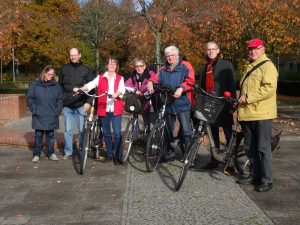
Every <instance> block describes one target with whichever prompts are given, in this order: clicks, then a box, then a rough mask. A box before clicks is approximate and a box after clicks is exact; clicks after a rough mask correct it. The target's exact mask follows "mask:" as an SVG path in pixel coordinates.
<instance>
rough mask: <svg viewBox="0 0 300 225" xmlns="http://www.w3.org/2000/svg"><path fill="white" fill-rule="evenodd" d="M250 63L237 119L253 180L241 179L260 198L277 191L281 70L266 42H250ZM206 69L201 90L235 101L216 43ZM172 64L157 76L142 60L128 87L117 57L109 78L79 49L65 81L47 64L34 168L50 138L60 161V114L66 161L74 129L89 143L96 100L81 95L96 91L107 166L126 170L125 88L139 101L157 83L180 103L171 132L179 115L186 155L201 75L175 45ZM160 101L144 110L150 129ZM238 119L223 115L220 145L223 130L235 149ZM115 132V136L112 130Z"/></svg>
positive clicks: (34, 91) (36, 96)
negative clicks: (275, 142)
mask: <svg viewBox="0 0 300 225" xmlns="http://www.w3.org/2000/svg"><path fill="white" fill-rule="evenodd" d="M247 48H248V51H249V58H250V62H249V64H248V66H247V70H246V73H245V74H244V76H243V77H242V78H241V81H240V93H239V97H238V98H237V99H238V103H239V106H238V113H237V114H238V121H239V122H240V123H241V125H242V128H243V131H244V136H245V139H244V142H245V143H244V144H245V150H246V153H247V154H248V157H249V159H250V162H251V166H252V174H251V176H249V177H244V178H243V179H240V180H238V183H240V184H253V185H255V190H256V191H258V192H263V191H268V190H270V189H272V187H273V178H272V153H271V129H272V119H274V118H276V116H277V112H276V86H277V76H278V74H277V71H276V68H275V66H274V64H273V63H272V62H271V60H270V59H268V58H267V56H266V54H265V44H264V42H263V41H262V40H261V39H252V40H250V41H248V42H247ZM205 55H206V59H207V63H206V64H205V65H204V66H202V67H201V69H200V72H199V76H198V77H196V79H197V82H199V86H200V87H201V88H202V89H204V90H205V91H206V92H208V93H211V94H213V95H215V96H223V95H224V92H226V91H227V92H230V93H231V96H232V97H233V98H236V96H237V94H236V75H235V71H234V67H233V65H232V63H231V62H230V61H228V60H224V59H222V57H221V56H220V48H219V46H218V44H217V43H216V42H214V41H209V42H207V43H206V44H205ZM164 56H165V64H164V65H163V66H162V67H161V69H160V70H159V71H158V72H157V73H156V74H155V73H154V72H153V71H151V70H149V68H148V67H147V66H146V64H145V61H144V60H143V58H140V57H137V58H135V59H134V60H133V66H134V72H133V73H132V74H131V76H129V78H128V79H127V80H126V81H124V78H123V76H122V75H120V74H118V66H119V65H118V61H117V59H116V58H114V57H110V58H109V59H108V60H107V62H106V66H105V72H104V73H103V74H99V75H97V76H95V75H93V73H92V70H91V69H89V68H88V67H86V66H85V65H83V64H82V63H81V61H80V58H81V55H80V52H79V50H78V49H77V48H72V49H71V50H70V63H69V64H66V65H63V66H62V68H61V70H60V74H59V81H58V83H57V82H56V81H55V80H54V68H53V67H52V66H46V67H45V69H44V70H43V71H42V73H41V76H40V78H39V79H37V80H35V81H33V82H32V84H31V86H30V88H29V91H28V103H29V107H30V110H31V111H32V128H33V129H35V149H34V152H33V159H32V161H33V162H38V161H39V158H40V155H41V143H42V138H43V135H44V133H45V134H46V140H47V141H46V142H47V153H48V157H49V159H50V160H58V159H57V157H56V155H55V153H54V130H56V129H58V116H59V114H60V112H61V110H62V107H63V112H64V122H65V147H64V157H63V159H69V158H70V157H71V155H72V151H73V140H72V138H73V132H72V130H73V124H74V121H75V123H76V125H77V128H78V131H79V148H82V144H83V129H84V119H85V114H86V112H87V111H88V110H89V107H90V104H89V98H88V97H87V96H85V95H74V93H77V92H79V91H90V90H92V89H94V88H97V89H96V90H97V94H98V95H101V97H99V98H98V109H97V115H98V116H99V118H100V120H101V124H102V129H103V136H104V142H105V146H106V157H105V158H104V162H110V161H111V160H112V154H113V152H114V153H115V156H116V160H117V162H119V163H120V164H121V159H120V155H121V154H120V153H121V142H122V135H121V124H122V114H123V107H124V104H123V101H122V97H123V95H124V94H125V89H126V87H130V88H132V89H133V90H134V92H135V93H136V94H138V95H143V94H144V93H145V92H148V93H152V92H153V91H154V84H157V83H158V84H159V85H161V86H169V87H170V88H171V89H172V90H173V91H174V94H173V99H174V100H173V101H171V102H169V103H168V104H167V108H166V111H167V112H168V117H167V126H168V128H169V129H168V130H171V131H173V130H174V125H175V121H176V117H177V119H178V120H179V123H180V138H181V139H182V142H183V147H184V150H186V149H187V148H188V146H189V142H190V138H191V135H192V132H193V130H192V124H191V119H192V118H191V117H192V113H191V112H193V110H194V105H195V103H194V102H195V99H194V96H193V93H192V91H190V90H191V89H193V86H194V84H195V74H194V69H193V67H192V65H191V64H190V63H189V62H188V61H185V60H182V58H181V57H180V55H179V49H178V48H177V47H175V46H169V47H167V48H165V50H164ZM154 101H155V100H154V99H152V98H150V99H149V100H148V102H147V104H146V105H145V108H144V111H145V113H144V114H143V121H144V126H145V127H147V128H148V129H149V130H150V127H151V123H153V122H154V121H155V119H156V117H155V111H156V109H155V107H154V104H153V102H154ZM232 125H233V115H232V112H230V111H229V110H228V109H224V110H223V111H222V113H221V115H220V117H219V118H218V120H217V121H216V123H215V124H212V125H211V130H212V134H213V139H214V142H215V145H216V147H217V148H220V138H219V129H220V127H222V129H223V131H224V135H225V139H226V143H229V141H230V139H231V136H232ZM111 127H112V128H113V135H112V131H111ZM168 136H169V137H168V138H169V148H168V152H167V153H166V154H168V155H175V152H174V149H172V147H171V146H172V145H171V143H172V142H173V141H174V137H173V135H172V134H169V135H168ZM217 167H218V162H217V160H216V159H215V158H214V157H213V156H212V154H211V158H210V161H209V162H208V164H207V165H206V166H204V167H203V169H215V168H217Z"/></svg>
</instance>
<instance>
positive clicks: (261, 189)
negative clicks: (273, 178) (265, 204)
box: [254, 183, 273, 192]
mask: <svg viewBox="0 0 300 225" xmlns="http://www.w3.org/2000/svg"><path fill="white" fill-rule="evenodd" d="M272 188H273V184H272V183H261V184H260V185H259V186H257V187H255V188H254V190H255V191H257V192H266V191H270V190H271V189H272Z"/></svg>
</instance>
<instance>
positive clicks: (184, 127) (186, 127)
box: [167, 111, 193, 146]
mask: <svg viewBox="0 0 300 225" xmlns="http://www.w3.org/2000/svg"><path fill="white" fill-rule="evenodd" d="M177 116H178V120H179V123H180V129H181V130H180V132H181V134H180V135H181V137H182V139H183V142H184V145H185V146H188V145H189V143H190V139H191V136H192V133H193V130H192V125H191V114H190V111H187V112H180V113H177ZM175 121H176V115H175V114H169V115H168V117H167V126H168V138H169V141H170V142H172V141H174V137H173V131H174V125H175Z"/></svg>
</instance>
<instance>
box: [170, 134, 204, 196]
mask: <svg viewBox="0 0 300 225" xmlns="http://www.w3.org/2000/svg"><path fill="white" fill-rule="evenodd" d="M198 140H199V139H198V138H195V139H194V140H193V143H191V148H190V149H189V150H187V151H188V152H187V154H186V157H185V159H184V162H183V166H182V169H181V173H180V176H179V179H178V182H177V185H176V187H175V191H179V190H180V188H181V186H182V184H183V181H184V179H185V177H186V175H187V172H188V170H189V168H190V166H191V163H192V161H193V160H194V159H195V156H196V153H197V150H198V147H199V145H200V144H199V143H198Z"/></svg>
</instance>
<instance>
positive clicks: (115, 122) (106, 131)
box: [100, 112, 122, 159]
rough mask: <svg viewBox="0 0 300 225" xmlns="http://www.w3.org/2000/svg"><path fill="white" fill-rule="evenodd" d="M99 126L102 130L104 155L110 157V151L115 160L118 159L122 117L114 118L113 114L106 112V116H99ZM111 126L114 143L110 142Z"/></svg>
mask: <svg viewBox="0 0 300 225" xmlns="http://www.w3.org/2000/svg"><path fill="white" fill-rule="evenodd" d="M100 120H101V125H102V130H103V137H104V143H105V147H106V154H107V156H108V157H112V151H113V149H114V153H115V155H116V158H117V159H120V149H121V143H122V135H121V125H122V115H118V116H114V113H113V112H107V113H106V116H104V117H103V116H101V117H100ZM111 126H112V128H113V132H114V142H113V141H112V133H111Z"/></svg>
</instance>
